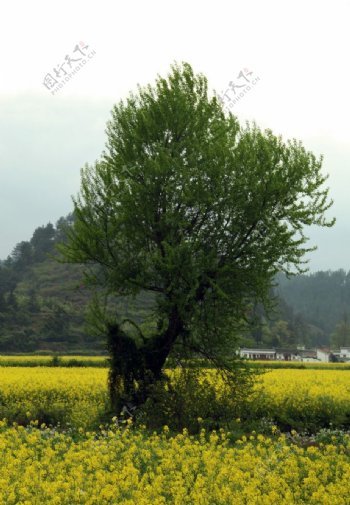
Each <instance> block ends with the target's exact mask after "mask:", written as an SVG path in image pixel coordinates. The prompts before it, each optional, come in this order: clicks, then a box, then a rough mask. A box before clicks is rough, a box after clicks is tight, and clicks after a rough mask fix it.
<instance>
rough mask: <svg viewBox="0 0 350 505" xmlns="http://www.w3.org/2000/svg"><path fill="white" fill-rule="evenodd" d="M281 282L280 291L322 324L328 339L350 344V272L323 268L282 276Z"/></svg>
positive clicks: (312, 321) (315, 322) (310, 319)
mask: <svg viewBox="0 0 350 505" xmlns="http://www.w3.org/2000/svg"><path fill="white" fill-rule="evenodd" d="M278 284H279V287H278V290H277V293H278V294H279V295H280V296H281V297H282V298H283V299H284V300H285V301H286V303H287V304H288V305H289V306H291V307H293V310H294V311H295V312H296V313H298V314H300V315H301V316H303V317H304V318H305V319H306V320H307V321H308V322H309V323H310V324H312V325H315V326H317V327H319V328H320V329H321V330H322V331H323V333H324V336H325V338H326V342H327V341H328V342H329V343H330V344H331V345H332V346H333V347H338V346H339V345H347V346H350V271H349V272H346V271H345V270H337V271H331V270H328V271H320V272H316V273H312V274H308V275H298V276H295V277H292V278H290V279H287V278H286V277H285V276H282V275H280V276H279V277H278Z"/></svg>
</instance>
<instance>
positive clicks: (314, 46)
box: [0, 0, 350, 270]
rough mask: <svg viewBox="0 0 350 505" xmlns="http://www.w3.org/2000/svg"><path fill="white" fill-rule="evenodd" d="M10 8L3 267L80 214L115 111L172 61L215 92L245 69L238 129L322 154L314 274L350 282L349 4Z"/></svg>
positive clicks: (0, 116)
mask: <svg viewBox="0 0 350 505" xmlns="http://www.w3.org/2000/svg"><path fill="white" fill-rule="evenodd" d="M0 6H1V18H0V48H1V49H0V51H1V69H0V70H1V78H0V232H1V240H0V259H1V258H2V259H3V258H5V257H6V256H7V255H8V254H9V253H10V252H11V251H12V249H13V247H14V246H15V245H16V243H17V242H19V241H21V240H28V239H29V238H30V237H31V235H32V233H33V231H34V229H35V228H36V227H38V226H40V225H43V224H46V223H47V222H49V221H51V222H53V223H55V222H56V221H57V219H58V218H59V217H60V216H62V215H66V214H67V213H68V212H70V211H71V210H72V203H71V195H74V194H76V193H77V192H78V190H79V181H80V168H81V167H82V166H83V165H84V163H86V162H88V163H91V162H93V161H95V160H96V159H97V158H98V157H99V156H100V154H101V151H102V150H103V148H104V144H105V140H106V136H105V133H104V130H105V124H106V121H107V120H108V119H109V115H110V110H111V108H112V106H113V104H114V103H116V102H117V101H118V100H119V99H121V98H124V97H126V95H127V94H128V92H129V91H131V90H134V91H135V90H136V85H137V83H140V84H148V83H149V82H154V80H155V78H156V76H157V74H161V75H164V74H167V73H168V71H169V69H170V65H171V63H173V62H174V61H178V62H181V61H187V62H189V63H190V64H191V65H192V66H193V68H194V70H195V71H196V72H202V73H204V74H205V75H206V76H207V77H208V80H209V86H210V88H212V89H216V90H217V91H218V92H219V93H221V92H223V91H225V90H226V89H228V84H229V82H234V83H237V84H239V83H242V82H243V81H242V78H238V75H239V72H240V71H241V70H243V69H249V70H250V71H251V72H252V74H250V75H249V78H250V79H252V78H253V77H255V79H257V78H258V80H256V81H255V84H254V85H253V84H252V85H251V88H250V91H248V92H246V93H245V94H244V96H243V98H241V99H240V100H239V101H238V102H237V103H236V104H235V105H234V107H233V109H232V110H233V112H234V113H235V114H236V115H237V116H238V118H239V120H240V121H242V122H244V121H246V120H255V121H256V122H257V124H258V125H259V126H261V127H263V128H267V127H268V128H271V129H272V130H273V131H274V133H276V134H282V136H283V137H284V138H285V139H287V138H291V137H294V138H297V139H300V140H302V142H303V144H304V145H305V147H306V148H307V149H309V150H312V151H314V152H315V153H316V154H321V153H322V154H323V155H324V165H323V166H324V171H325V172H327V173H329V175H330V177H329V181H328V185H329V187H330V190H331V191H330V194H331V197H332V198H333V199H334V201H335V203H334V206H333V208H332V210H331V211H330V213H329V215H330V216H333V215H334V216H336V218H337V223H336V225H335V226H334V228H333V229H328V228H313V229H311V230H309V233H308V235H309V236H310V243H311V244H312V245H313V244H317V245H318V251H316V252H314V253H312V255H311V256H310V268H311V270H318V269H337V268H344V269H346V270H350V223H349V219H348V216H349V210H350V200H349V198H348V192H349V188H350V142H349V136H350V132H349V118H350V98H349V77H350V70H349V64H348V62H349V49H350V31H349V29H348V20H349V13H350V4H349V3H348V2H346V1H337V0H335V1H332V2H331V1H310V0H309V1H307V2H305V1H304V2H302V1H295V0H293V1H284V2H281V1H269V0H265V1H263V2H261V1H258V0H257V1H241V2H235V1H220V0H216V1H215V2H204V1H203V0H202V1H192V2H191V1H190V0H187V1H183V0H177V1H176V2H170V1H168V2H166V1H164V0H163V1H154V0H148V1H147V2H141V1H128V2H123V3H122V2H116V1H103V0H101V1H99V2H88V1H87V0H85V1H84V2H83V1H80V0H78V1H75V2H74V3H71V2H67V1H60V2H58V3H57V2H47V1H45V2H44V1H36V0H31V2H25V1H13V2H11V3H8V2H6V3H5V2H4V1H1V2H0ZM86 46H89V47H88V48H86ZM84 55H85V56H84ZM89 55H90V57H89ZM79 58H81V59H79ZM73 60H76V61H74V62H73ZM77 60H79V61H77ZM82 60H84V61H85V64H84V62H83V61H82ZM69 65H72V66H73V68H76V67H74V66H78V65H81V67H80V68H79V70H77V72H76V73H75V75H72V76H71V77H70V78H69V80H68V81H67V82H65V84H64V85H63V86H62V88H61V89H58V91H55V89H57V85H55V87H54V88H53V92H54V94H52V92H51V91H52V90H51V91H50V90H49V89H48V88H47V87H45V86H44V84H43V82H44V79H45V76H47V74H51V76H52V77H55V70H56V72H57V73H58V77H57V80H58V81H62V79H63V78H64V76H65V75H64V72H67V74H68V73H69V72H70V70H69ZM54 69H55V70H54ZM46 82H47V85H48V86H50V85H52V80H51V83H50V82H48V81H46ZM236 89H238V88H236ZM229 96H231V97H233V95H232V94H231V95H229Z"/></svg>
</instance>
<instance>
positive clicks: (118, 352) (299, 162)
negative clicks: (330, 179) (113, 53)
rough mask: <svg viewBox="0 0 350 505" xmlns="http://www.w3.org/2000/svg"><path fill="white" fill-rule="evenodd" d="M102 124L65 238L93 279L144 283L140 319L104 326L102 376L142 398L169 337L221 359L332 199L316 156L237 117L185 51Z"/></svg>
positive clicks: (294, 260) (121, 284)
mask: <svg viewBox="0 0 350 505" xmlns="http://www.w3.org/2000/svg"><path fill="white" fill-rule="evenodd" d="M106 133H107V144H106V150H105V151H104V152H103V154H102V156H101V159H100V160H99V161H97V162H96V163H95V164H93V165H91V166H89V165H86V166H85V167H84V168H83V169H82V173H81V189H80V193H79V195H78V196H77V197H76V198H75V199H74V216H75V219H74V223H73V224H72V226H71V227H70V229H69V231H68V232H67V233H68V242H67V243H66V244H65V245H62V246H61V252H62V253H63V255H64V258H65V259H66V260H67V261H70V262H75V263H82V264H85V265H86V267H87V268H86V280H87V282H88V283H89V284H90V285H91V286H93V287H95V288H97V289H98V290H99V292H101V291H104V292H106V293H107V294H112V295H130V296H135V295H136V294H137V293H139V292H140V291H146V292H147V291H148V292H152V293H153V294H154V300H155V306H154V311H153V313H152V314H150V324H149V326H148V331H147V332H145V333H143V331H142V329H140V328H138V329H137V331H136V330H135V328H134V325H133V324H132V322H130V321H129V322H124V323H123V322H122V321H120V320H115V321H114V323H112V322H111V321H109V323H108V324H107V327H106V331H107V334H108V342H109V348H110V350H111V353H112V355H113V356H114V376H113V377H110V380H111V388H112V389H113V388H114V390H115V391H117V392H118V394H119V395H122V396H123V395H124V397H125V398H130V397H132V400H133V401H134V402H135V403H142V402H143V401H144V399H145V398H146V397H147V394H148V389H147V387H148V386H147V384H149V383H152V382H154V380H157V379H159V378H160V377H161V374H162V368H163V366H164V363H165V361H166V359H167V357H168V356H169V354H170V353H171V352H172V351H173V350H174V349H176V348H179V347H181V348H182V349H187V350H190V351H192V352H195V353H196V354H197V355H202V356H203V357H205V358H206V359H211V360H214V361H215V362H216V363H218V362H220V361H223V360H224V358H225V357H226V356H227V349H229V348H231V350H232V348H233V347H234V345H233V344H234V338H235V332H236V331H237V329H238V328H239V327H240V325H241V324H242V321H244V320H245V319H246V318H247V310H248V306H249V304H251V303H255V304H256V303H263V304H266V302H267V299H268V293H269V290H270V288H271V283H272V280H273V278H274V276H275V275H276V273H277V272H280V271H282V272H291V271H292V270H293V269H294V271H295V270H296V271H299V272H302V271H303V269H304V265H305V261H304V255H305V253H307V252H309V251H311V250H312V249H313V248H310V247H307V237H306V236H305V235H304V233H303V229H304V227H305V226H309V225H320V226H332V224H333V222H334V221H333V220H332V219H330V220H327V218H326V217H325V212H326V211H327V209H328V208H329V207H330V206H331V204H332V201H331V200H330V199H329V197H328V188H326V187H324V183H325V181H326V179H327V176H326V175H323V174H322V172H321V168H322V158H320V159H317V158H316V157H315V156H314V154H313V153H311V152H308V151H307V150H306V149H305V148H304V147H303V146H302V144H301V143H300V142H298V141H296V140H291V141H287V142H284V141H283V140H282V138H281V137H278V136H275V135H273V133H272V131H271V130H265V131H262V130H261V129H260V128H258V126H256V125H255V124H246V125H245V126H241V125H240V124H239V122H238V120H237V118H236V117H234V116H233V115H232V113H229V114H228V115H227V114H225V113H224V112H223V109H222V105H221V103H220V100H219V99H218V97H217V96H216V95H215V93H213V94H210V93H209V92H208V84H207V79H206V78H205V77H204V76H203V75H201V74H198V75H196V74H194V72H193V70H192V68H191V66H190V65H189V64H187V63H183V64H181V65H178V64H175V65H173V66H172V69H171V72H170V74H169V75H168V76H167V77H166V78H162V77H158V79H157V81H156V83H155V85H154V86H151V85H148V86H147V87H141V86H139V87H138V92H137V93H135V94H130V96H129V97H128V98H127V99H126V100H124V101H120V102H119V103H118V104H116V105H115V106H114V108H113V110H112V117H111V119H110V121H109V122H108V125H107V130H106ZM123 324H124V326H123ZM112 361H113V360H112ZM135 384H137V387H135Z"/></svg>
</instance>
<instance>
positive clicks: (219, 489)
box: [0, 367, 350, 505]
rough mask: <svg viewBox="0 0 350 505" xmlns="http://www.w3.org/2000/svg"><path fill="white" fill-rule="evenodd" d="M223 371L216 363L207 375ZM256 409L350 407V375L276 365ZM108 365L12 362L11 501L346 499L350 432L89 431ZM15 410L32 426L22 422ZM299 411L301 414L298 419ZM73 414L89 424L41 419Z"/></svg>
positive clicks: (121, 503) (1, 500)
mask: <svg viewBox="0 0 350 505" xmlns="http://www.w3.org/2000/svg"><path fill="white" fill-rule="evenodd" d="M203 374H207V375H208V376H209V377H212V378H213V381H215V384H217V387H218V391H220V382H219V381H218V380H217V377H215V371H214V370H207V371H203ZM259 380H260V383H259V384H257V386H256V389H257V395H256V396H255V398H254V399H253V400H251V405H250V408H251V409H252V412H254V411H255V412H256V411H257V410H259V409H261V411H262V413H263V415H268V414H269V415H270V416H271V417H273V416H274V415H277V413H278V415H279V416H282V417H280V419H282V420H283V415H284V416H285V418H286V422H287V420H288V416H294V418H295V419H300V421H303V420H305V419H312V417H313V416H314V417H315V418H317V419H318V418H319V417H320V416H324V417H325V418H327V416H328V417H329V418H330V419H333V418H334V419H336V418H337V416H339V412H340V413H342V415H346V413H349V405H350V374H349V373H348V372H347V371H339V370H288V369H287V370H284V369H282V370H272V371H270V372H267V373H265V374H264V375H262V376H261V377H260V379H259ZM106 382H107V370H106V369H100V368H76V369H74V368H58V367H57V368H52V367H39V368H25V367H20V368H18V367H16V368H10V367H9V368H1V367H0V418H4V417H7V418H8V419H9V421H8V422H6V421H2V422H1V421H0V460H1V466H0V505H15V504H16V505H35V504H37V505H41V504H47V505H60V504H62V505H75V504H86V505H104V504H106V505H108V504H111V505H112V504H113V505H114V504H115V505H117V504H118V505H134V504H140V505H146V504H147V505H149V504H153V505H161V504H162V505H163V504H174V505H175V504H177V505H183V504H191V505H221V504H223V505H226V504H227V505H231V504H237V505H240V504H247V505H249V504H256V505H258V504H259V505H264V504H276V505H279V504H303V503H304V504H315V505H316V504H325V505H333V504H335V505H337V504H339V505H346V504H348V503H349V502H350V499H349V490H348V489H349V484H348V483H349V480H350V438H349V436H348V435H343V436H342V438H341V442H338V443H337V442H336V437H333V438H331V439H330V440H328V441H327V442H326V441H325V442H324V443H318V444H317V445H310V446H303V445H300V444H299V443H298V444H297V443H294V442H296V438H295V439H292V440H290V439H288V438H287V437H286V436H284V435H278V430H277V429H276V428H275V427H272V429H271V430H270V435H269V436H267V435H262V434H252V435H251V436H248V437H247V438H246V437H243V438H241V439H240V440H238V441H237V442H235V443H233V442H232V441H230V437H229V434H228V433H226V432H224V431H223V430H219V431H218V432H213V433H211V434H205V432H204V431H203V432H202V433H201V435H200V436H197V437H193V436H190V435H189V434H188V433H187V432H186V431H184V432H183V433H182V434H179V435H175V436H174V435H171V434H170V433H169V430H168V428H167V427H165V428H164V429H163V432H162V433H160V434H157V433H154V434H150V433H149V432H147V431H146V430H145V429H142V428H140V427H139V428H137V429H135V428H133V427H132V426H129V427H127V428H123V429H117V428H103V429H102V431H98V432H97V433H95V432H89V431H87V429H88V426H89V425H90V423H91V420H92V419H94V418H98V416H99V415H100V414H102V413H103V411H104V409H105V405H106V402H107V387H106ZM11 416H12V418H13V419H18V420H19V421H20V422H21V423H23V424H26V423H27V422H28V421H29V420H30V419H39V422H32V423H31V425H29V426H27V427H23V426H18V425H17V424H15V425H12V424H11V422H10V421H11ZM298 416H299V417H298ZM55 419H61V420H62V423H63V424H69V423H71V424H72V426H74V427H75V428H78V427H80V429H79V430H78V431H75V432H72V433H70V432H69V431H66V432H62V431H60V430H58V429H56V428H50V427H49V428H48V427H45V426H44V425H43V426H42V427H41V428H40V426H39V425H40V423H42V422H46V423H47V424H48V423H49V422H50V420H52V421H55Z"/></svg>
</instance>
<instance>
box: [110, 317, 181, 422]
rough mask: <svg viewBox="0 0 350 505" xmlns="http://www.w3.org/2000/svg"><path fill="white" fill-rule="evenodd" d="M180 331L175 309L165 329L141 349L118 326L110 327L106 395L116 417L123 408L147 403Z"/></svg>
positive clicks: (178, 318) (179, 320) (149, 339)
mask: <svg viewBox="0 0 350 505" xmlns="http://www.w3.org/2000/svg"><path fill="white" fill-rule="evenodd" d="M182 331H183V323H182V321H181V319H180V317H179V314H178V311H177V308H176V307H175V308H173V310H172V311H171V313H170V316H169V320H168V327H167V328H166V330H165V331H164V332H163V333H160V334H155V335H154V336H153V337H150V338H148V339H147V341H146V342H145V343H144V344H143V345H142V346H141V347H137V346H136V343H135V341H134V340H133V338H131V337H129V336H128V335H127V334H126V332H124V331H123V330H122V329H121V328H120V326H119V325H118V324H114V325H110V326H109V331H108V350H109V353H110V371H109V394H110V400H111V406H112V409H113V411H114V412H115V413H116V414H120V412H121V410H122V408H123V406H124V405H132V406H134V407H139V406H140V405H142V404H143V403H144V402H145V401H146V400H147V398H148V396H149V394H150V390H151V387H152V386H153V385H154V384H155V383H156V382H157V381H159V380H160V379H161V378H162V369H163V366H164V364H165V361H166V359H167V357H168V355H169V353H170V351H171V349H172V347H173V345H174V343H175V341H176V339H177V337H178V336H179V335H180V334H181V332H182Z"/></svg>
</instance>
